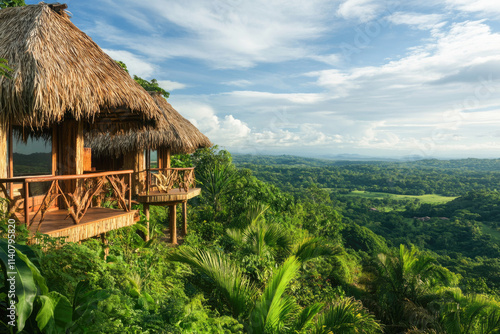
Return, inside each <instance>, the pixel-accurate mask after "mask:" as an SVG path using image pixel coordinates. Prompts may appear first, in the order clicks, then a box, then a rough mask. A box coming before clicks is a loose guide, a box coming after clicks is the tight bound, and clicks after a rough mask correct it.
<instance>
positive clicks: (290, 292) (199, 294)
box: [0, 148, 500, 333]
mask: <svg viewBox="0 0 500 334" xmlns="http://www.w3.org/2000/svg"><path fill="white" fill-rule="evenodd" d="M252 159H253V160H252ZM235 161H236V162H237V165H238V166H242V167H245V168H237V167H236V166H235V165H234V164H233V163H232V157H231V155H230V154H229V153H228V152H226V151H219V150H217V149H215V148H212V149H206V150H201V151H198V152H197V153H195V154H194V155H192V156H185V155H182V156H176V157H174V158H173V159H172V162H173V163H174V165H176V166H182V167H185V166H189V165H194V166H196V175H197V180H198V182H199V184H201V186H202V188H203V192H202V195H201V196H199V197H197V198H195V199H193V200H190V203H189V205H188V207H189V210H188V212H189V217H188V221H189V234H188V235H187V236H186V237H184V239H183V243H182V245H181V246H179V247H171V246H170V245H168V244H167V243H166V242H165V241H164V240H165V238H164V235H163V234H164V233H165V229H166V226H167V225H168V222H167V214H166V210H165V209H164V208H161V207H154V208H153V210H152V215H151V223H150V230H151V231H150V233H151V235H152V236H153V239H152V240H151V241H150V242H144V241H143V239H142V235H143V234H144V231H145V230H144V229H145V224H144V222H140V223H138V224H136V225H135V226H133V227H130V228H124V229H120V230H118V231H114V232H112V233H110V238H109V241H110V246H109V247H110V255H109V256H108V258H107V259H106V260H104V256H103V254H104V253H103V249H102V247H103V246H102V244H101V243H100V241H99V240H94V239H92V240H88V241H86V242H83V243H82V244H81V245H78V244H64V245H63V247H60V248H56V247H54V245H55V242H56V241H55V240H50V239H46V238H43V237H42V239H41V245H40V246H30V247H28V246H22V245H21V244H22V243H23V240H25V235H23V233H22V228H21V227H19V229H20V233H19V235H18V238H17V242H18V252H17V258H16V264H18V266H17V270H19V271H20V272H21V271H22V275H20V276H22V282H23V287H24V290H22V292H23V293H24V295H23V296H25V298H19V300H18V305H19V306H22V307H21V311H22V315H23V316H22V317H18V329H22V330H23V331H24V332H25V333H39V332H43V333H63V332H70V333H499V332H500V299H499V298H500V296H499V293H498V292H499V291H500V275H499V273H500V247H499V245H500V230H499V227H500V225H499V222H500V207H499V205H498V203H500V194H499V193H498V192H497V191H496V190H495V187H496V184H498V183H495V181H494V180H497V179H498V178H499V177H500V176H499V175H498V174H497V173H498V172H496V171H495V168H496V167H495V166H497V165H498V163H499V162H498V161H494V160H493V161H492V160H464V161H452V162H441V161H437V160H432V161H417V162H407V163H398V162H369V163H363V162H355V163H352V162H332V161H325V160H312V159H311V160H309V159H303V158H297V157H256V158H255V159H254V158H251V157H247V156H237V157H236V158H235ZM255 175H257V177H255ZM433 186H435V187H433ZM423 189H425V190H423ZM417 190H423V193H422V191H417ZM353 191H357V192H356V193H354V194H352V192H353ZM364 191H368V193H364ZM360 192H361V193H360ZM374 192H376V193H374ZM381 193H386V194H387V195H382V194H381ZM396 194H397V195H398V196H396ZM435 194H439V196H437V195H435ZM399 195H403V196H399ZM408 195H412V196H417V197H410V196H408ZM422 195H429V196H422ZM442 196H447V197H442ZM448 196H449V197H451V196H452V197H454V198H449V197H448ZM455 197H456V198H455ZM139 209H140V208H139ZM5 218H6V217H4V220H5ZM179 221H181V219H179ZM2 226H5V225H2ZM3 228H4V227H3ZM2 233H3V234H4V235H5V233H6V230H4V231H3V232H2ZM4 246H5V243H1V244H0V250H2V252H3V253H0V259H1V263H2V269H3V271H2V282H3V286H2V290H0V296H1V297H2V298H1V299H2V300H3V301H2V302H1V303H0V309H1V312H0V314H2V315H4V314H5V315H6V314H7V304H6V300H7V299H6V291H7V287H8V282H7V281H5V278H6V266H5V263H6V262H5V259H6V258H5V256H4V255H5V247H4ZM42 247H43V248H44V249H45V250H44V251H41V248H42ZM2 254H3V255H2ZM19 291H21V290H19ZM2 317H3V318H2V319H1V321H2V324H3V326H4V328H8V326H7V321H8V319H7V318H6V317H5V316H2Z"/></svg>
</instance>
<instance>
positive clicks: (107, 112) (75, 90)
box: [0, 2, 159, 132]
mask: <svg viewBox="0 0 500 334" xmlns="http://www.w3.org/2000/svg"><path fill="white" fill-rule="evenodd" d="M65 8H66V5H59V4H54V5H50V4H45V3H43V2H42V3H40V4H38V5H29V6H25V7H14V8H6V9H2V10H0V58H5V59H7V61H8V65H9V67H10V68H12V69H13V71H12V73H11V76H12V79H8V78H5V77H3V78H0V121H1V122H4V123H10V124H18V125H22V126H25V127H28V128H31V129H41V128H44V127H45V128H46V127H49V126H51V125H52V124H54V123H57V122H61V121H62V120H63V119H67V118H73V119H76V120H83V121H86V122H87V123H88V124H93V125H92V128H98V129H100V130H101V131H106V130H107V131H112V132H113V131H117V130H118V129H130V128H131V127H138V126H142V125H143V123H145V122H151V124H154V121H155V120H156V119H158V117H159V110H158V107H157V106H156V104H155V103H154V101H153V100H152V99H151V97H150V96H149V95H148V94H147V92H146V91H145V90H144V89H143V88H142V87H140V86H139V85H138V84H137V83H136V82H135V81H134V80H132V78H130V76H129V75H128V73H126V72H125V71H124V70H123V69H122V68H121V67H120V66H119V65H118V64H116V62H115V61H114V60H113V59H111V58H110V57H109V56H108V55H107V54H105V53H104V52H103V51H102V50H101V49H100V48H99V46H98V45H97V44H96V43H94V42H93V41H92V39H91V38H90V37H89V36H87V35H86V34H85V33H83V32H82V31H81V30H79V29H78V28H77V27H76V26H75V25H74V24H73V23H71V21H70V19H69V16H68V14H67V13H66V12H65V10H64V9H65Z"/></svg>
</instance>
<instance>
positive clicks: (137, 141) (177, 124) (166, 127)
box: [85, 92, 212, 156]
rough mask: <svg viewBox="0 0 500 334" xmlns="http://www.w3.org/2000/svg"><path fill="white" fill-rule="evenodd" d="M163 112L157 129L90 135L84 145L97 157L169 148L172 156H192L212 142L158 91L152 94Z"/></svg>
mask: <svg viewBox="0 0 500 334" xmlns="http://www.w3.org/2000/svg"><path fill="white" fill-rule="evenodd" d="M149 93H150V94H151V96H152V98H153V99H154V101H155V102H156V104H157V105H158V107H159V108H160V110H161V111H162V113H163V117H162V118H161V119H160V120H159V121H158V122H157V127H156V128H155V129H154V130H149V131H148V130H142V131H127V132H122V133H120V134H117V135H114V136H112V135H110V134H109V133H108V134H105V135H103V134H97V135H93V134H87V136H86V138H85V145H87V146H90V147H91V148H92V152H94V153H96V154H98V155H105V156H107V155H115V156H118V155H121V154H126V153H129V152H132V151H142V150H144V149H151V150H157V149H159V148H168V149H170V153H171V154H179V153H193V152H194V151H196V150H197V149H198V148H203V147H210V146H212V143H211V142H210V140H209V139H208V138H207V137H206V136H205V135H204V134H202V133H201V132H200V131H199V130H198V129H197V128H196V127H195V126H194V125H193V124H192V123H191V122H189V121H188V120H187V119H185V118H184V117H182V115H181V114H179V113H178V112H177V110H175V109H174V108H173V107H172V105H170V103H168V102H167V100H166V99H164V98H163V97H162V96H161V94H159V93H157V92H149Z"/></svg>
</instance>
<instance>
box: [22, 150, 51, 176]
mask: <svg viewBox="0 0 500 334" xmlns="http://www.w3.org/2000/svg"><path fill="white" fill-rule="evenodd" d="M13 158H14V176H23V175H45V174H51V173H52V154H51V153H32V154H21V153H14V154H13Z"/></svg>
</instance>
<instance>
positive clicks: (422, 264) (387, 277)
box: [377, 245, 453, 328]
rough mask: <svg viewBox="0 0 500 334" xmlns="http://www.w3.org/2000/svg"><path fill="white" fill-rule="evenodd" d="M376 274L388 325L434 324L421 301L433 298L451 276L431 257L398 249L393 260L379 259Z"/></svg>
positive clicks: (383, 255)
mask: <svg viewBox="0 0 500 334" xmlns="http://www.w3.org/2000/svg"><path fill="white" fill-rule="evenodd" d="M377 270H378V281H379V282H378V284H377V285H378V295H379V299H380V305H381V306H382V308H383V309H384V311H385V312H386V314H385V317H386V318H387V320H388V322H390V323H392V324H398V325H400V326H401V327H403V328H407V327H409V326H410V325H415V324H417V325H420V326H421V327H425V326H426V325H427V324H428V323H429V322H433V321H434V320H436V319H434V317H433V316H432V315H431V314H430V313H429V312H428V311H427V310H426V309H425V303H424V298H423V297H429V296H430V297H433V296H432V295H433V293H434V292H435V290H436V288H438V287H440V286H443V285H444V284H445V283H448V281H449V280H450V279H451V278H453V275H452V274H451V273H450V272H449V271H447V270H446V269H444V268H442V267H439V266H438V265H436V263H435V259H434V258H433V257H431V256H429V255H427V254H423V253H420V252H419V251H418V250H417V248H415V247H414V248H412V249H410V250H408V249H407V248H406V247H405V246H404V245H400V246H399V252H397V253H396V254H394V255H392V256H387V255H386V254H379V255H378V261H377ZM435 297H436V298H437V296H435ZM409 315H411V318H412V319H409Z"/></svg>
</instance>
